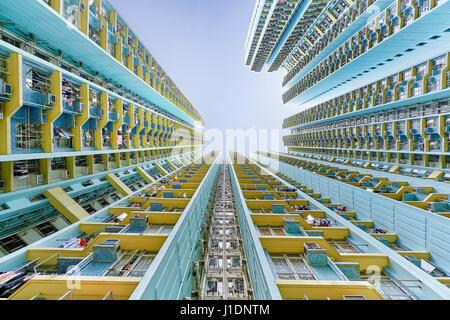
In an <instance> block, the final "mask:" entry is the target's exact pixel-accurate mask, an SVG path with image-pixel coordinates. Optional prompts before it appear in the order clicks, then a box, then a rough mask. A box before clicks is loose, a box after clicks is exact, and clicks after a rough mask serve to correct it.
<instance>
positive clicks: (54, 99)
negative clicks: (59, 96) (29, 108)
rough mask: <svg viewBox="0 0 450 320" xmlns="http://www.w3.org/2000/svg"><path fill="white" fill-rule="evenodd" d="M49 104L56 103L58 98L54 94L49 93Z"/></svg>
mask: <svg viewBox="0 0 450 320" xmlns="http://www.w3.org/2000/svg"><path fill="white" fill-rule="evenodd" d="M48 102H49V103H50V104H53V103H56V96H55V95H54V94H51V93H49V94H48Z"/></svg>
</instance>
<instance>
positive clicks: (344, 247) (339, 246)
mask: <svg viewBox="0 0 450 320" xmlns="http://www.w3.org/2000/svg"><path fill="white" fill-rule="evenodd" d="M329 243H330V244H331V246H332V247H334V248H335V249H336V250H337V252H340V253H358V252H359V250H358V249H356V248H355V247H353V246H352V245H351V244H350V243H348V242H347V241H329Z"/></svg>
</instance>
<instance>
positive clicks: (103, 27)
mask: <svg viewBox="0 0 450 320" xmlns="http://www.w3.org/2000/svg"><path fill="white" fill-rule="evenodd" d="M101 29H102V31H104V30H105V24H104V23H103V22H102V27H101Z"/></svg>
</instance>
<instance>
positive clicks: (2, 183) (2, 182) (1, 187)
mask: <svg viewBox="0 0 450 320" xmlns="http://www.w3.org/2000/svg"><path fill="white" fill-rule="evenodd" d="M4 189H5V180H0V190H4Z"/></svg>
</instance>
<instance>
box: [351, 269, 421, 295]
mask: <svg viewBox="0 0 450 320" xmlns="http://www.w3.org/2000/svg"><path fill="white" fill-rule="evenodd" d="M360 278H361V280H367V281H369V282H371V283H372V284H373V285H374V287H375V289H376V290H377V291H378V292H379V293H380V294H381V295H382V296H383V298H385V299H387V300H414V298H413V297H412V296H411V295H410V294H409V293H408V292H407V291H406V290H405V289H404V288H403V287H404V286H403V285H401V284H399V283H397V281H396V280H393V279H391V278H390V277H389V276H388V275H386V274H385V273H384V272H383V271H382V272H381V273H380V274H379V275H378V274H374V275H372V274H367V273H361V276H360ZM408 286H414V282H413V283H409V284H408Z"/></svg>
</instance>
